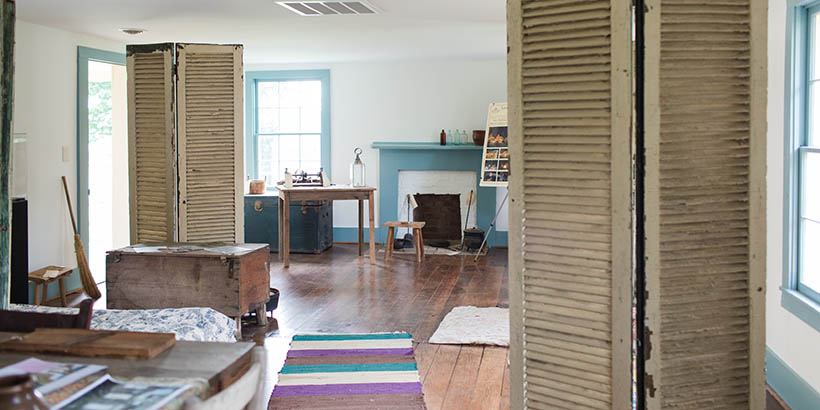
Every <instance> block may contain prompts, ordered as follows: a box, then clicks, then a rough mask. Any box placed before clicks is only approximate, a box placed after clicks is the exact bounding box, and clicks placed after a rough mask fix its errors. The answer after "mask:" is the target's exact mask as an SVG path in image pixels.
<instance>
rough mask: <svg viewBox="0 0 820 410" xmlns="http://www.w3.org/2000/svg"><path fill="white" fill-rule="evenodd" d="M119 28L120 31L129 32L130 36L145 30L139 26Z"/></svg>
mask: <svg viewBox="0 0 820 410" xmlns="http://www.w3.org/2000/svg"><path fill="white" fill-rule="evenodd" d="M119 30H120V32H122V33H125V34H130V35H132V36H136V35H139V34H142V33H144V32H145V30H143V29H141V28H121V29H119Z"/></svg>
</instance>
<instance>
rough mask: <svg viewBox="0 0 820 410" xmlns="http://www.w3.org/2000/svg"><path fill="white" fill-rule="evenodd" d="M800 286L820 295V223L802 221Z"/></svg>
mask: <svg viewBox="0 0 820 410" xmlns="http://www.w3.org/2000/svg"><path fill="white" fill-rule="evenodd" d="M802 228H803V229H802V235H801V238H800V240H801V244H800V245H801V249H802V255H800V261H801V264H800V265H801V267H800V284H801V285H802V286H806V287H809V288H811V289H812V290H813V291H815V292H818V293H820V252H817V249H818V248H820V223H818V222H815V221H810V220H808V219H804V220H803V221H802Z"/></svg>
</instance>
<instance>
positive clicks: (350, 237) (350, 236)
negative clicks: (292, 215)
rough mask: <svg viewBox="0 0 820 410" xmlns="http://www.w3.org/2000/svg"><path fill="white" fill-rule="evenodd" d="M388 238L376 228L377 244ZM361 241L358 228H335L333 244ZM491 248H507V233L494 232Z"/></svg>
mask: <svg viewBox="0 0 820 410" xmlns="http://www.w3.org/2000/svg"><path fill="white" fill-rule="evenodd" d="M399 233H400V235H399V236H401V235H404V230H403V229H399ZM369 238H370V232H369V230H368V229H365V230H364V241H365V242H367V241H369V240H370V239H369ZM386 238H387V229H386V228H384V227H379V228H376V242H377V243H384V240H385V239H386ZM358 240H359V229H358V228H333V242H334V243H357V242H358ZM487 243H488V244H489V246H490V247H493V248H495V247H506V246H507V245H508V238H507V231H493V232H492V233H491V234H490V237H489V238H488V239H487Z"/></svg>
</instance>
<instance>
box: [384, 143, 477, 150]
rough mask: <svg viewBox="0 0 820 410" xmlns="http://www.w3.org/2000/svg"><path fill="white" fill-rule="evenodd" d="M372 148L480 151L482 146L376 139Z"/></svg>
mask: <svg viewBox="0 0 820 410" xmlns="http://www.w3.org/2000/svg"><path fill="white" fill-rule="evenodd" d="M371 147H373V148H374V149H380V150H381V149H394V150H399V149H401V150H436V151H438V150H463V151H480V150H482V149H484V147H481V146H478V145H474V144H469V145H441V144H439V143H437V142H392V141H376V142H373V144H372V145H371Z"/></svg>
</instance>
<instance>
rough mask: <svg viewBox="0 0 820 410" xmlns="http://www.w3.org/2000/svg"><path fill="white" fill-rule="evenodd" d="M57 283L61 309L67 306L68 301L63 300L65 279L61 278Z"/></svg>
mask: <svg viewBox="0 0 820 410" xmlns="http://www.w3.org/2000/svg"><path fill="white" fill-rule="evenodd" d="M58 282H59V284H60V302H62V303H63V307H66V306H68V301H67V300H66V298H65V278H62V277H61V278H60V279H59V281H58Z"/></svg>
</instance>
